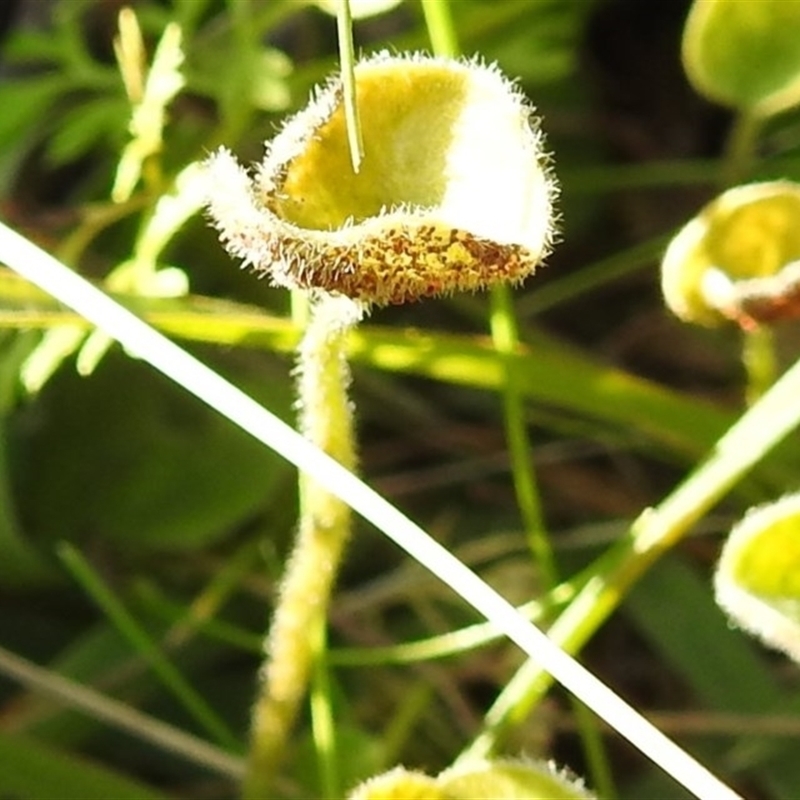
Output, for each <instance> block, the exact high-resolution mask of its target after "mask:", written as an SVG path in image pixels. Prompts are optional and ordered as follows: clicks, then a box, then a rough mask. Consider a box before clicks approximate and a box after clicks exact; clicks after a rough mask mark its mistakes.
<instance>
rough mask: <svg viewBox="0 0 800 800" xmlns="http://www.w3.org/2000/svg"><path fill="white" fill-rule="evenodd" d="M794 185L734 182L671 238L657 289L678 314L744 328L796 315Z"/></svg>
mask: <svg viewBox="0 0 800 800" xmlns="http://www.w3.org/2000/svg"><path fill="white" fill-rule="evenodd" d="M798 261H800V184H796V183H792V182H791V181H771V182H767V183H754V184H748V185H745V186H737V187H736V188H734V189H729V190H728V191H727V192H724V193H723V194H722V195H720V196H719V197H718V198H717V199H716V200H714V201H713V202H711V203H709V205H707V206H706V207H705V208H704V209H703V210H702V211H701V212H700V213H699V214H698V215H697V216H696V217H695V218H694V219H692V220H691V221H690V222H689V223H688V224H687V225H686V226H685V227H684V228H683V229H682V230H681V231H680V232H679V233H678V235H677V236H676V237H675V238H674V239H673V240H672V242H670V245H669V247H668V248H667V252H666V254H665V255H664V259H663V262H662V266H661V287H662V290H663V293H664V299H665V301H666V303H667V305H668V306H669V308H670V309H671V310H672V311H673V312H674V313H675V314H676V315H677V316H679V317H680V318H681V319H683V320H686V321H688V322H697V323H700V324H704V325H716V324H719V323H720V322H723V321H724V320H726V319H728V320H733V321H735V322H736V323H737V324H739V325H740V327H742V328H744V329H752V328H754V327H756V326H757V325H759V324H764V323H770V322H773V321H775V320H779V319H786V318H791V317H795V316H798V314H800V268H799V267H798Z"/></svg>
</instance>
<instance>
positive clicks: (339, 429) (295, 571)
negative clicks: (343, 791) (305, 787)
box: [243, 296, 362, 800]
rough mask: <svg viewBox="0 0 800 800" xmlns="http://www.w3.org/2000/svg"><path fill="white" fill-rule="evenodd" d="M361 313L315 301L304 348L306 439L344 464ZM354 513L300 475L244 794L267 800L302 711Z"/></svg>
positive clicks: (349, 449) (352, 460) (339, 301)
mask: <svg viewBox="0 0 800 800" xmlns="http://www.w3.org/2000/svg"><path fill="white" fill-rule="evenodd" d="M361 314H362V309H361V307H360V306H358V305H357V304H355V303H353V302H352V301H351V300H348V299H347V298H344V297H330V296H325V297H322V298H320V299H318V300H317V302H315V303H314V305H313V306H312V310H311V320H310V323H309V326H308V329H307V330H306V334H305V336H304V338H303V341H302V342H301V344H300V351H299V356H298V395H299V409H300V410H299V415H300V420H299V422H300V428H301V431H302V433H303V434H304V435H305V437H306V438H307V439H309V440H311V441H312V442H314V443H315V444H316V445H318V446H319V447H320V448H321V449H322V450H324V451H325V452H326V453H327V454H328V455H330V456H332V457H333V458H335V459H336V460H337V461H339V462H340V463H341V464H342V465H343V466H344V467H346V468H347V469H349V470H351V471H352V470H353V469H354V468H355V466H356V455H355V446H354V441H353V419H352V409H351V406H350V402H349V400H348V396H347V389H348V386H349V384H350V370H349V367H348V365H347V362H346V360H345V356H344V346H345V339H346V337H347V333H348V331H349V330H350V328H351V327H352V326H353V325H355V324H356V323H357V322H358V320H359V319H360V318H361ZM350 518H351V512H350V508H349V507H348V506H347V505H346V504H345V503H343V502H342V501H341V500H339V499H338V498H337V497H335V496H333V495H332V494H330V493H329V492H328V491H327V490H325V489H323V488H322V487H320V485H319V484H318V483H316V481H313V480H312V479H310V478H309V477H308V476H306V475H303V474H301V476H300V521H299V527H298V532H297V539H296V542H295V546H294V550H293V552H292V554H291V556H290V558H289V560H288V563H287V566H286V572H285V574H284V577H283V581H282V585H281V589H280V594H279V597H278V605H277V608H276V609H275V613H274V617H273V621H272V626H271V628H270V631H269V635H268V638H267V646H266V650H267V654H268V655H267V662H266V664H265V666H264V669H263V670H262V673H261V686H260V690H259V695H258V697H257V699H256V703H255V707H254V709H253V719H252V729H251V744H250V754H249V758H248V766H247V775H246V777H245V782H244V788H243V796H244V797H245V798H246V800H256V798H264V797H269V792H270V786H271V784H272V781H273V779H274V777H275V772H276V769H277V767H278V764H279V762H280V759H281V757H282V755H283V752H284V750H285V748H286V743H287V740H288V737H289V734H290V732H291V728H292V725H293V723H294V720H295V717H296V715H297V711H298V708H299V706H300V703H301V702H302V699H303V696H304V695H305V693H306V689H307V686H308V681H309V676H310V674H311V671H312V669H313V664H314V660H315V657H316V655H317V654H318V647H317V641H316V640H317V639H318V637H315V636H314V635H313V631H315V630H319V627H320V626H321V625H323V624H324V619H325V616H326V612H327V608H328V602H329V598H330V594H331V591H332V588H333V583H334V580H335V578H336V574H337V572H338V567H339V563H340V561H341V557H342V552H343V550H344V546H345V544H346V542H347V539H348V538H349V535H350Z"/></svg>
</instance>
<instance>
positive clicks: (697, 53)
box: [683, 0, 800, 116]
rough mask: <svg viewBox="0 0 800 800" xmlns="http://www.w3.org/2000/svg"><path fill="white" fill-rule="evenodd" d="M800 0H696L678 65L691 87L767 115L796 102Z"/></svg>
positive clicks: (799, 83) (799, 78) (798, 92)
mask: <svg viewBox="0 0 800 800" xmlns="http://www.w3.org/2000/svg"><path fill="white" fill-rule="evenodd" d="M798 31H800V3H797V2H793V0H788V2H787V0H695V2H694V4H693V6H692V9H691V11H690V13H689V16H688V18H687V20H686V25H685V27H684V33H683V65H684V69H685V70H686V74H687V75H688V77H689V80H690V81H691V82H692V84H693V85H694V87H695V89H697V91H699V92H700V93H701V94H704V95H706V96H707V97H709V98H710V99H711V100H715V101H717V102H719V103H722V104H724V105H728V106H732V107H734V108H737V109H739V110H740V111H746V112H749V113H753V114H757V115H760V116H769V115H771V114H776V113H778V112H780V111H784V110H785V109H787V108H791V107H792V106H794V105H797V103H798V102H800V35H798Z"/></svg>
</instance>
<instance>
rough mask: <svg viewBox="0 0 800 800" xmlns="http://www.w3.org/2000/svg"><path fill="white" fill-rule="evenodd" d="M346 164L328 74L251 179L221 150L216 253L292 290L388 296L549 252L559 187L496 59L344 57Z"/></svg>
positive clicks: (509, 269) (337, 100)
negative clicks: (352, 107) (360, 149)
mask: <svg viewBox="0 0 800 800" xmlns="http://www.w3.org/2000/svg"><path fill="white" fill-rule="evenodd" d="M355 75H356V92H357V102H358V106H359V117H360V121H361V127H362V132H363V139H364V144H365V154H364V160H363V163H362V165H361V168H360V170H359V172H358V173H357V174H356V173H355V172H353V170H352V168H351V165H350V152H349V147H348V140H347V130H346V125H345V115H344V109H343V103H342V93H341V86H340V84H339V82H338V81H337V80H332V81H331V82H329V83H328V84H327V85H326V86H325V87H323V88H322V89H320V90H319V91H318V92H317V93H315V95H314V97H313V98H312V101H311V102H310V103H309V105H308V106H307V107H306V108H305V109H304V110H302V111H300V112H299V113H298V114H297V115H295V116H294V117H293V118H292V119H290V120H289V121H288V122H287V124H286V125H285V127H284V128H283V130H282V131H281V132H280V133H279V134H278V135H277V137H276V138H275V139H274V140H273V141H272V142H271V143H270V144H269V145H268V146H267V153H266V156H265V158H264V160H263V162H262V163H261V164H260V165H259V167H258V168H257V169H256V171H255V175H254V177H252V178H251V177H250V175H249V174H248V173H247V172H246V171H245V170H244V169H243V168H242V167H241V166H240V165H239V164H238V163H237V161H236V159H235V158H234V157H233V156H232V155H231V154H230V153H229V152H228V151H226V150H224V149H222V150H220V151H218V152H217V153H216V154H214V155H213V156H212V157H211V158H210V159H209V161H208V162H207V172H208V208H209V212H210V215H211V218H212V220H213V223H214V224H215V226H216V227H217V228H218V229H219V231H220V235H221V239H222V240H223V242H224V243H225V246H226V248H227V249H228V251H229V252H230V253H231V254H232V255H234V256H236V257H238V258H241V259H242V260H243V261H244V263H245V264H248V265H251V266H252V267H254V268H255V269H256V270H258V271H261V272H264V273H266V274H267V275H269V277H270V278H271V280H272V281H273V282H274V283H276V284H278V285H282V286H286V287H289V288H306V289H312V288H316V289H322V290H325V291H328V292H338V293H341V294H343V295H346V296H348V297H351V298H353V299H356V300H359V301H362V302H366V303H375V304H378V305H386V304H390V303H404V302H408V301H412V300H418V299H420V298H423V297H431V296H436V295H444V294H449V293H452V292H455V291H464V290H467V291H475V290H478V289H483V288H486V287H489V286H492V285H494V284H496V283H499V282H510V283H517V282H519V281H521V280H522V279H523V278H525V277H526V276H527V275H529V274H531V273H532V272H533V271H534V270H535V268H536V266H537V265H538V264H539V263H540V262H541V260H542V258H543V257H544V256H545V255H546V253H547V252H548V251H549V249H550V246H551V243H552V239H553V234H554V225H553V197H554V194H555V188H554V187H555V184H554V181H553V179H552V177H551V175H550V173H549V171H548V168H547V158H546V156H545V154H544V151H543V147H542V136H541V134H540V132H539V130H538V128H537V126H536V124H535V122H534V121H533V120H532V109H531V108H530V107H529V106H528V105H527V103H526V102H525V100H524V98H523V97H522V95H521V94H519V92H518V91H517V90H516V89H515V88H514V86H513V85H512V84H511V83H509V81H507V80H506V79H505V78H504V77H503V76H502V75H501V74H500V73H499V72H498V71H497V70H496V69H495V68H493V67H486V66H483V65H480V64H477V63H474V62H469V63H464V62H460V61H454V60H449V59H438V58H428V57H424V56H419V55H414V56H404V57H399V56H389V55H386V54H381V55H379V56H377V57H373V58H371V59H368V60H367V61H364V62H362V63H361V64H359V65H357V66H356V70H355Z"/></svg>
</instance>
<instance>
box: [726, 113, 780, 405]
mask: <svg viewBox="0 0 800 800" xmlns="http://www.w3.org/2000/svg"><path fill="white" fill-rule="evenodd" d="M762 125H763V121H762V119H761V118H760V117H757V116H755V115H753V114H748V113H745V112H742V113H741V114H739V116H738V117H737V118H736V120H735V121H734V123H733V127H732V128H731V132H730V135H729V136H728V142H727V145H726V148H725V157H724V160H723V171H722V175H723V178H724V181H725V185H726V187H727V186H732V185H735V184H737V183H739V182H740V181H742V180H743V179H744V178H745V177H746V176H747V174H748V172H749V171H750V167H751V165H752V162H753V159H754V158H755V154H756V146H757V144H758V134H759V133H760V131H761V128H762ZM775 362H776V357H775V344H774V339H773V336H772V332H771V331H769V330H767V329H765V328H757V329H755V330H752V331H745V332H744V333H743V339H742V364H743V365H744V370H745V374H746V375H747V387H746V390H745V393H746V397H747V402H748V403H751V404H752V403H753V402H755V401H756V400H757V399H758V398H759V397H760V396H761V395H762V394H763V393H764V392H765V391H766V390H767V389H768V388H769V386H770V385H771V384H772V383H773V381H774V380H775V374H776V365H775Z"/></svg>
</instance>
